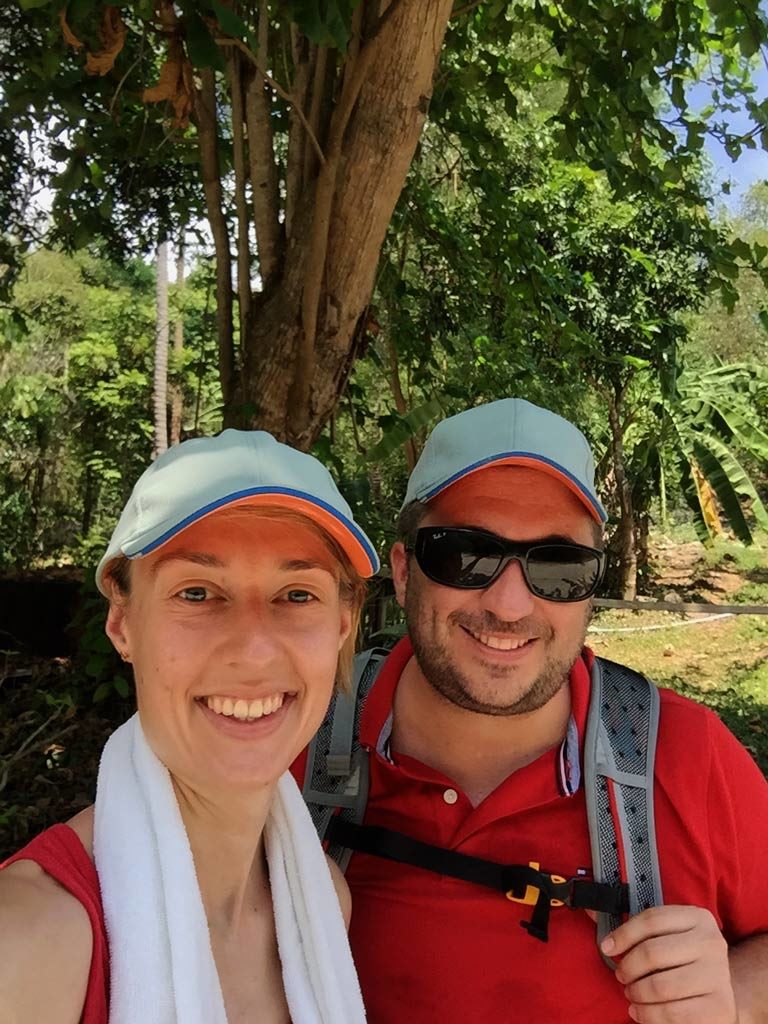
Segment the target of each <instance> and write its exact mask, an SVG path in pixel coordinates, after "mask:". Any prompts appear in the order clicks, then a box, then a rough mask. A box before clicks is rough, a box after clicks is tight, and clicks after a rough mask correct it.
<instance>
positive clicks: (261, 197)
mask: <svg viewBox="0 0 768 1024" xmlns="http://www.w3.org/2000/svg"><path fill="white" fill-rule="evenodd" d="M268 27H269V21H268V10H267V5H266V3H262V4H260V6H259V52H258V55H257V57H258V63H259V64H260V65H261V66H262V67H263V66H265V65H266V62H267V57H268V54H267V29H268ZM245 118H246V124H247V128H248V163H249V168H250V176H251V192H252V195H253V223H254V227H255V229H256V245H257V247H258V252H259V273H260V274H261V280H262V282H263V289H264V290H265V291H267V290H268V289H269V288H270V285H271V282H272V281H273V279H274V278H275V276H276V275H277V273H278V271H279V268H280V260H281V229H280V191H279V182H278V174H277V165H276V164H275V150H274V139H273V133H272V119H271V117H270V101H269V96H268V94H267V91H266V87H265V80H264V76H263V75H262V74H261V72H260V71H259V70H258V68H257V67H256V66H255V65H254V66H252V67H251V69H250V74H249V75H248V80H247V83H246V87H245Z"/></svg>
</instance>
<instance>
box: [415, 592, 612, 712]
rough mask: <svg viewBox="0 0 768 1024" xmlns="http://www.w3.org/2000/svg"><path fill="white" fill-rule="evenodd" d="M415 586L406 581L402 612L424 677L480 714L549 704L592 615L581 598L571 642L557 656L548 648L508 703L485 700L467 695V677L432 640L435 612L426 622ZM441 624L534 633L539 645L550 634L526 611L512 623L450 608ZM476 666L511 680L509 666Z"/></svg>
mask: <svg viewBox="0 0 768 1024" xmlns="http://www.w3.org/2000/svg"><path fill="white" fill-rule="evenodd" d="M417 590H418V586H417V585H416V586H415V585H414V583H413V581H412V580H409V583H408V587H407V590H406V595H405V616H406V622H407V625H408V634H409V636H410V639H411V643H412V645H413V650H414V654H415V655H416V660H417V662H418V664H419V668H420V669H421V672H422V674H423V676H424V678H425V679H426V680H427V682H428V683H429V684H430V686H431V687H432V688H433V689H434V690H435V691H436V692H437V693H439V694H440V695H441V696H442V697H444V698H445V699H446V700H448V701H450V702H451V703H452V704H455V705H456V706H457V707H460V708H463V709H464V710H465V711H473V712H475V713H476V714H480V715H494V716H497V717H503V716H509V715H524V714H528V713H529V712H531V711H537V710H538V709H539V708H542V707H544V705H545V704H547V703H549V701H550V700H551V699H552V698H553V697H554V696H555V694H556V693H557V692H558V691H559V690H560V689H561V688H562V686H563V685H564V683H565V682H566V681H567V680H568V677H569V675H570V672H571V669H572V668H573V665H574V663H575V662H576V659H577V658H578V657H579V655H580V654H581V650H582V648H583V646H584V641H585V638H586V635H587V626H588V624H589V620H590V617H591V614H592V602H591V601H587V602H585V609H584V621H583V627H582V629H581V630H580V631H579V633H578V635H577V636H576V637H574V641H573V643H572V645H570V646H569V647H567V648H566V649H565V650H564V651H563V653H562V654H560V655H559V656H558V655H556V654H554V653H553V652H551V651H550V652H549V654H548V655H547V659H546V661H545V664H544V667H543V669H542V671H541V672H540V673H539V674H538V676H537V677H536V678H535V679H534V680H533V682H532V683H531V684H530V685H529V686H528V688H527V689H526V690H525V692H524V693H522V694H520V695H519V696H518V697H517V699H516V700H515V701H513V702H512V703H511V704H500V703H487V702H484V701H481V700H478V699H477V698H476V697H474V696H473V695H472V688H471V684H470V681H469V680H468V679H467V677H466V676H465V675H464V674H463V673H462V672H461V671H460V670H459V668H458V666H457V665H456V664H455V662H454V660H453V659H452V658H451V654H450V651H449V649H448V648H447V647H446V646H445V645H444V644H441V643H439V642H438V641H437V640H436V632H437V631H436V628H435V627H436V625H437V615H436V613H433V614H432V615H431V616H429V621H425V620H426V619H427V616H426V615H425V614H424V611H423V609H422V608H421V603H420V601H419V595H418V593H417ZM447 623H448V625H453V626H455V627H456V628H461V626H462V625H463V626H465V627H468V628H470V629H471V630H472V631H473V632H475V633H500V634H504V633H506V634H508V635H509V636H514V637H520V638H522V637H526V636H532V635H535V636H537V637H538V638H539V643H543V644H547V643H551V642H552V640H553V638H554V636H555V632H554V630H553V628H552V627H551V626H550V625H549V623H547V622H545V621H542V620H538V619H535V618H534V617H532V616H531V617H529V618H527V619H525V620H521V621H520V622H517V623H514V624H512V623H505V622H503V621H502V620H499V619H496V618H495V616H489V615H488V614H486V615H485V616H483V617H482V618H480V619H472V620H471V621H470V619H469V618H468V617H466V616H463V615H457V614H456V613H453V614H452V615H449V616H448V619H447ZM477 670H478V672H485V673H486V674H487V676H489V677H495V678H497V679H499V680H500V681H503V680H504V679H508V680H510V681H514V678H515V673H514V669H513V670H512V671H510V670H509V669H505V668H504V667H503V666H499V667H498V670H496V671H495V670H494V668H493V667H491V666H482V665H481V663H480V661H479V659H478V663H477Z"/></svg>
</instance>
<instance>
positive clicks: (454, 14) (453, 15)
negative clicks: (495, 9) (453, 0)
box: [451, 0, 485, 21]
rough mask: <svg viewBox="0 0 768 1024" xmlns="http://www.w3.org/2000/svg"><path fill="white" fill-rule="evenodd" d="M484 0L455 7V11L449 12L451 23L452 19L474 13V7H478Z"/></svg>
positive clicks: (473, 0)
mask: <svg viewBox="0 0 768 1024" xmlns="http://www.w3.org/2000/svg"><path fill="white" fill-rule="evenodd" d="M484 2H485V0H472V2H471V3H468V4H464V5H463V6H462V7H457V8H456V10H455V11H451V21H453V19H454V18H460V17H461V16H462V14H469V12H470V11H474V10H475V8H476V7H480V5H481V4H483V3H484Z"/></svg>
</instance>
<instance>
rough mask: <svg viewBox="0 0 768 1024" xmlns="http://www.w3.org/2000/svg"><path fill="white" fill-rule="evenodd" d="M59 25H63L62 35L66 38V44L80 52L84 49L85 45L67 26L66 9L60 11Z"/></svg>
mask: <svg viewBox="0 0 768 1024" xmlns="http://www.w3.org/2000/svg"><path fill="white" fill-rule="evenodd" d="M59 23H60V24H61V33H62V35H63V36H64V42H65V43H68V44H69V45H70V46H74V47H75V48H76V49H78V50H81V49H82V48H83V44H82V43H81V42H80V40H79V39H78V38H77V36H76V35H75V33H74V32H73V31H72V29H71V28H70V27H69V25H68V24H67V8H66V7H62V8H61V10H60V11H59Z"/></svg>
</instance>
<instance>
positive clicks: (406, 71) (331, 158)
mask: <svg viewBox="0 0 768 1024" xmlns="http://www.w3.org/2000/svg"><path fill="white" fill-rule="evenodd" d="M451 6H452V3H451V0H394V3H393V4H392V5H391V16H390V17H388V18H387V20H386V23H385V24H384V25H383V27H382V28H381V37H380V39H378V40H376V43H378V46H377V49H376V52H375V59H373V60H372V61H370V63H365V65H364V67H365V74H364V77H363V78H362V84H361V85H359V92H356V91H354V90H353V91H352V92H351V93H350V95H351V96H352V100H350V103H351V104H352V105H351V107H350V110H349V111H348V112H342V114H345V115H346V116H341V118H340V120H339V118H338V117H337V115H338V113H339V110H340V106H339V107H337V109H336V110H335V111H334V115H333V117H332V118H331V124H330V128H329V143H328V146H327V147H326V162H325V164H324V165H323V166H321V168H320V170H319V172H318V178H317V182H318V183H319V185H320V186H321V187H318V188H317V190H316V191H315V190H309V191H308V192H307V193H306V194H305V195H304V197H303V199H302V200H301V202H300V205H299V207H298V208H297V211H296V214H295V216H294V218H293V223H294V224H308V225H311V228H308V229H306V230H303V231H302V232H300V233H299V232H298V231H294V232H292V233H291V234H290V236H289V238H288V241H287V248H286V253H285V260H284V264H283V271H282V274H281V276H280V280H279V282H277V283H276V284H275V286H274V290H272V289H270V292H269V294H268V295H267V296H265V297H264V299H263V301H262V302H261V304H260V303H259V302H258V301H257V302H255V303H254V305H253V307H252V312H251V316H250V317H249V319H248V324H247V329H246V333H245V337H244V339H243V352H242V356H243V363H242V376H241V383H240V390H241V394H240V395H238V396H237V397H236V400H235V401H234V403H232V405H228V408H227V410H226V412H225V422H226V423H227V424H228V425H230V424H232V423H233V422H237V419H238V417H237V413H236V410H237V407H238V406H239V407H241V408H247V409H255V410H256V412H255V413H253V414H249V415H248V416H247V419H246V422H247V424H248V425H249V426H252V427H259V428H261V429H265V430H269V431H271V432H272V433H273V434H275V436H276V437H278V438H280V439H281V440H289V441H291V443H293V444H295V445H296V446H297V447H300V448H302V449H305V450H306V449H308V448H309V447H310V446H311V445H312V443H313V442H314V441H315V440H316V438H317V437H318V435H319V434H320V432H321V430H322V428H323V426H324V424H325V423H326V421H327V420H328V418H329V416H330V415H331V413H332V412H333V409H334V407H335V406H336V403H337V401H338V399H339V396H340V395H341V393H342V391H343V389H344V386H345V384H346V381H347V377H348V375H349V372H350V369H351V367H352V364H353V362H354V360H355V358H356V357H357V356H358V355H359V353H360V351H361V348H362V346H363V343H364V338H365V333H366V321H367V316H366V313H367V308H368V304H369V302H370V298H371V293H372V291H373V285H374V279H375V273H376V268H377V264H378V258H379V252H380V250H381V246H382V244H383V241H384V236H385V233H386V230H387V227H388V225H389V221H390V218H391V216H392V212H393V210H394V207H395V204H396V202H397V199H398V197H399V195H400V192H401V190H402V187H403V184H404V183H405V177H406V174H407V172H408V168H409V166H410V164H411V160H412V159H413V154H414V151H415V149H416V145H417V143H418V140H419V136H420V134H421V129H422V126H423V124H424V121H425V118H426V112H427V107H428V103H429V97H430V95H431V91H432V79H433V76H434V73H435V69H436V66H437V61H438V57H439V54H440V49H441V47H442V41H443V36H444V34H445V29H446V25H447V23H448V18H449V15H450V12H451ZM386 17H387V15H386V11H385V15H384V18H386ZM370 45H371V42H368V43H365V42H364V44H363V46H362V48H361V50H360V53H359V55H358V57H357V62H356V63H353V64H352V65H351V68H349V75H348V79H349V80H350V81H353V82H354V81H355V76H356V73H357V72H358V71H359V72H360V74H361V75H362V70H361V69H362V68H363V64H362V63H361V61H363V60H364V58H363V55H364V54H365V52H366V46H370ZM370 52H371V51H370V50H369V51H368V54H369V55H370ZM345 70H346V69H345ZM358 84H359V83H358ZM346 88H347V77H345V82H344V87H343V89H346ZM343 95H344V93H343V92H342V97H343ZM355 97H356V100H355ZM334 118H337V120H336V129H337V131H336V135H334ZM342 128H343V130H342ZM335 147H337V148H335ZM303 166H304V164H303V163H302V167H303ZM324 197H325V198H324ZM325 200H329V204H328V205H327V208H326V207H325V206H324V203H325ZM321 207H322V208H321ZM318 260H319V261H320V262H319V263H318ZM302 395H306V396H307V397H306V400H305V399H304V398H302V397H301V396H302ZM240 422H242V419H241V420H240Z"/></svg>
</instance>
